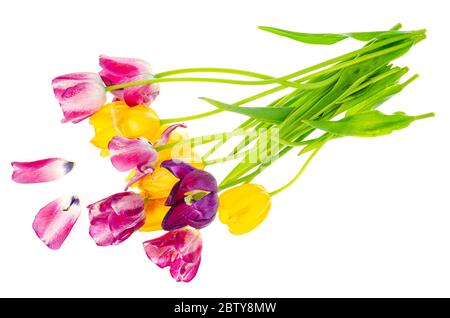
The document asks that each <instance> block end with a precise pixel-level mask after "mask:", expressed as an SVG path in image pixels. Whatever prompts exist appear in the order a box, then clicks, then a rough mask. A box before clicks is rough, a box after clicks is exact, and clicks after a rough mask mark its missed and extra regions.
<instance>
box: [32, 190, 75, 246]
mask: <svg viewBox="0 0 450 318" xmlns="http://www.w3.org/2000/svg"><path fill="white" fill-rule="evenodd" d="M80 213H81V207H80V200H79V199H78V197H77V196H65V197H61V198H59V199H56V200H54V201H52V202H50V203H49V204H47V205H46V206H45V207H43V208H42V209H41V210H40V211H39V212H38V214H36V217H35V219H34V222H33V230H34V231H35V232H36V234H37V236H38V237H39V239H40V240H41V241H42V242H44V244H45V245H47V246H48V247H49V248H51V249H52V250H57V249H59V248H60V247H61V245H62V244H63V243H64V241H65V240H66V238H67V236H68V235H69V233H70V231H71V230H72V227H73V225H74V224H75V222H76V221H77V219H78V217H79V216H80Z"/></svg>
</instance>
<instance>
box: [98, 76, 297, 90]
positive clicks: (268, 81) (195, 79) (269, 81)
mask: <svg viewBox="0 0 450 318" xmlns="http://www.w3.org/2000/svg"><path fill="white" fill-rule="evenodd" d="M164 82H202V83H205V82H206V83H225V84H235V85H268V84H280V85H284V86H288V87H289V86H291V87H301V86H302V84H297V83H291V82H287V81H284V80H279V79H278V78H273V79H266V80H260V81H243V80H234V79H227V78H211V77H164V78H150V79H145V80H139V81H133V82H128V83H123V84H118V85H111V86H107V87H106V88H105V89H106V91H107V92H109V91H114V90H117V89H122V88H127V87H133V86H139V85H146V84H152V83H164Z"/></svg>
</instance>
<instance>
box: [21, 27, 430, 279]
mask: <svg viewBox="0 0 450 318" xmlns="http://www.w3.org/2000/svg"><path fill="white" fill-rule="evenodd" d="M400 28H401V26H400V25H396V26H394V27H393V28H391V29H390V30H387V31H376V32H352V33H344V34H333V33H327V34H312V33H299V32H291V31H286V30H281V29H276V28H270V27H260V29H262V30H264V31H268V32H271V33H274V34H277V35H280V36H284V37H288V38H290V39H293V40H296V41H300V42H304V43H309V44H321V45H330V44H333V43H336V42H339V41H341V40H344V39H347V38H353V39H355V40H358V41H361V42H363V43H364V46H363V47H362V48H360V49H358V50H355V51H352V52H349V53H346V54H344V55H341V56H338V57H336V58H332V59H330V60H327V61H324V62H322V63H319V64H316V65H313V66H310V67H307V68H305V69H302V70H298V71H295V72H293V73H291V74H287V75H284V76H280V77H274V76H269V75H266V74H261V73H255V72H250V71H245V70H236V69H227V68H187V69H177V70H171V71H166V72H162V73H159V74H154V73H152V71H151V69H150V65H149V64H148V63H147V62H145V61H144V60H140V59H134V58H119V57H109V56H104V55H102V56H100V67H101V71H100V72H99V73H88V72H84V73H73V74H67V75H62V76H58V77H56V78H55V79H53V81H52V86H53V90H54V93H55V96H56V99H57V100H58V101H59V104H60V106H61V109H62V112H63V115H64V119H63V122H72V123H78V122H81V121H83V120H85V119H88V120H89V123H90V124H91V125H92V126H93V128H94V132H95V135H94V137H93V138H92V140H91V143H92V144H93V145H94V146H95V147H97V148H99V149H100V154H101V156H104V157H109V159H110V161H111V164H112V165H113V166H114V167H115V169H117V170H118V171H128V172H129V176H128V178H127V179H126V180H125V182H124V183H125V184H124V190H123V191H122V192H119V193H116V194H113V195H111V196H109V197H107V198H104V199H101V200H99V201H97V202H94V203H92V204H89V205H87V210H88V213H89V220H90V228H89V234H90V236H91V237H92V238H93V240H94V242H95V243H96V244H97V245H98V246H110V245H117V244H121V243H122V242H124V241H125V240H127V238H128V237H130V236H131V235H132V234H133V233H134V232H136V231H144V232H150V231H161V230H164V231H166V232H165V233H164V234H163V235H162V236H160V237H157V238H152V239H150V240H148V241H145V242H143V248H144V251H145V253H146V255H147V256H148V258H149V259H150V260H151V261H152V262H154V263H155V264H156V265H158V266H159V267H161V268H164V267H170V274H171V275H172V277H173V278H174V279H175V280H177V281H184V282H189V281H191V280H192V279H193V278H194V277H195V275H196V273H197V271H198V268H199V266H200V262H201V250H202V238H201V235H200V229H202V228H204V227H206V226H208V225H209V224H210V223H211V222H213V220H214V219H215V217H216V214H218V218H219V220H220V221H221V222H222V223H223V224H225V225H226V226H228V228H229V230H230V232H231V233H232V234H235V235H242V234H245V233H248V232H250V231H252V230H254V229H255V228H256V227H257V226H258V225H259V224H261V222H263V221H264V219H265V218H266V216H267V215H268V213H269V211H270V208H271V200H272V198H273V197H274V196H275V195H276V194H277V193H280V192H281V191H283V190H284V189H286V188H287V187H289V186H290V185H292V184H293V183H294V182H295V181H296V180H297V179H298V178H299V177H300V175H301V174H302V173H303V171H304V170H305V168H306V167H307V166H308V164H309V163H310V162H311V160H312V159H313V158H314V156H315V155H316V154H317V153H318V151H319V150H320V149H321V148H322V147H323V146H324V145H325V144H326V143H328V142H331V141H332V140H334V139H336V138H342V137H347V136H356V137H375V136H381V135H386V134H389V133H391V132H393V131H394V130H397V129H402V128H405V127H407V126H408V125H409V124H410V123H412V122H413V121H416V120H420V119H424V118H428V117H432V116H434V114H433V113H426V114H423V115H417V116H409V115H406V114H405V113H403V112H396V113H394V114H384V113H382V112H380V111H379V110H377V108H378V107H379V106H380V105H382V104H383V102H384V101H386V100H387V99H389V98H390V97H392V96H393V95H395V94H397V93H399V92H400V91H401V90H402V89H403V88H404V87H406V86H407V85H408V84H410V83H411V82H412V81H413V80H414V79H416V78H417V75H413V76H412V77H410V78H408V79H407V80H404V81H402V78H403V76H404V75H405V74H406V73H407V72H408V68H406V67H398V66H395V65H393V64H392V61H393V60H395V59H397V58H399V57H400V56H402V55H403V54H405V53H406V52H408V51H409V50H410V49H411V48H412V47H413V46H414V45H415V44H416V43H418V42H420V41H421V40H423V39H425V30H417V31H402V30H400ZM198 73H210V74H216V75H217V76H218V74H227V75H230V74H231V75H233V76H236V77H238V78H236V79H229V78H221V77H206V76H205V77H199V76H192V74H198ZM183 74H191V76H189V77H187V76H185V75H183ZM183 76H184V77H183ZM186 81H193V82H214V83H224V84H234V85H269V86H270V88H269V89H266V90H263V91H261V92H260V93H258V94H256V95H252V96H249V97H247V98H245V99H242V100H239V101H235V102H227V103H225V102H223V101H218V100H215V99H211V98H204V97H203V98H201V99H202V101H203V102H206V103H209V104H210V105H211V106H212V107H214V109H213V110H211V111H208V112H205V113H201V114H194V115H192V116H186V117H179V118H167V119H160V118H159V117H158V114H157V113H156V112H155V110H153V109H152V108H151V107H150V105H151V104H152V102H153V101H154V100H155V99H156V98H157V96H158V94H159V85H160V84H159V83H164V82H186ZM282 91H285V94H284V95H282V96H281V97H280V94H277V97H276V98H273V101H272V102H270V103H268V104H259V105H258V106H251V107H250V106H248V105H247V104H249V103H250V102H255V103H257V102H258V101H259V100H260V99H262V98H263V97H268V96H272V94H275V93H278V92H282ZM108 93H109V94H111V97H112V99H111V101H110V102H107V99H108V97H107V94H108ZM224 111H227V112H235V113H239V114H241V115H243V116H246V117H248V118H247V120H246V121H244V122H243V123H242V124H241V125H239V126H238V127H234V128H233V129H230V130H228V131H226V132H224V133H220V134H209V135H203V136H199V137H194V138H189V137H188V135H187V133H186V128H187V126H186V124H185V123H186V122H188V121H190V120H195V119H200V118H205V117H209V116H219V117H220V113H221V112H224ZM231 139H233V140H234V141H236V139H237V141H238V142H237V145H234V147H232V151H231V152H229V153H228V155H226V156H224V157H218V158H217V157H216V158H214V157H213V155H214V154H216V153H217V151H218V150H219V149H220V148H222V147H223V146H225V145H229V144H230V143H231ZM207 143H211V144H212V146H211V147H210V148H209V150H207V151H206V152H203V153H200V151H199V150H198V146H200V145H204V144H207ZM293 149H297V151H298V155H299V156H301V155H305V156H308V157H307V159H306V160H305V161H304V164H303V166H302V167H301V169H300V170H299V171H298V173H297V174H296V175H295V176H294V177H293V179H292V180H290V181H288V182H287V183H286V184H285V185H284V186H282V187H280V188H278V189H270V190H267V189H266V188H265V187H264V186H263V185H261V184H257V183H254V182H253V180H254V178H255V177H256V176H258V175H259V174H260V173H262V172H263V171H264V170H265V169H266V168H267V167H268V166H270V165H271V164H272V163H273V162H275V161H277V160H279V159H281V158H282V157H283V156H284V155H285V154H286V153H288V152H289V151H291V150H293ZM232 160H236V161H237V163H236V165H235V166H234V168H233V169H232V170H231V171H229V173H228V175H226V177H225V178H224V179H223V180H221V181H220V183H219V182H217V180H216V178H215V177H214V175H213V173H212V172H213V168H214V167H220V164H221V163H223V162H228V161H232ZM12 166H13V169H14V171H13V175H12V179H13V180H14V181H15V182H19V183H36V182H49V181H53V180H56V179H58V178H61V177H62V176H64V175H65V174H67V173H69V172H70V171H71V170H72V169H73V167H74V163H73V162H71V161H68V160H65V159H61V158H49V159H43V160H38V161H32V162H13V163H12ZM81 211H82V208H81V206H80V200H79V198H78V196H76V195H70V196H64V197H61V198H59V199H56V200H54V201H52V202H50V203H49V204H47V205H46V206H45V207H43V208H42V209H40V211H39V212H38V213H37V215H36V217H35V220H34V222H33V229H34V231H35V232H36V234H37V236H38V237H39V239H41V240H42V241H43V242H44V243H45V244H46V245H47V246H48V247H49V248H51V249H54V250H56V249H59V248H60V247H61V245H62V244H63V242H64V241H65V239H66V238H67V236H68V235H69V233H70V231H71V229H72V227H73V225H74V223H75V222H76V221H77V219H78V217H79V215H80V214H81Z"/></svg>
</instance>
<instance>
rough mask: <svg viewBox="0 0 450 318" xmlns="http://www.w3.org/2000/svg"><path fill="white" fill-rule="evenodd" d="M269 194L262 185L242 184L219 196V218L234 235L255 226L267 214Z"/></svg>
mask: <svg viewBox="0 0 450 318" xmlns="http://www.w3.org/2000/svg"><path fill="white" fill-rule="evenodd" d="M270 207H271V202H270V195H269V193H268V192H267V191H266V189H264V187H263V186H260V185H257V184H251V183H247V184H243V185H240V186H237V187H235V188H232V189H229V190H227V191H225V192H223V193H222V194H221V195H220V196H219V219H220V221H221V222H222V223H224V224H226V225H228V229H229V230H230V232H231V233H233V234H235V235H240V234H245V233H247V232H250V231H251V230H253V229H254V228H256V227H257V226H258V225H259V224H261V222H262V221H264V219H265V218H266V217H267V215H268V214H269V210H270Z"/></svg>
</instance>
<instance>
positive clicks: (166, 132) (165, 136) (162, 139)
mask: <svg viewBox="0 0 450 318" xmlns="http://www.w3.org/2000/svg"><path fill="white" fill-rule="evenodd" d="M180 127H181V128H186V127H187V126H186V125H185V124H174V125H170V126H169V127H167V128H166V129H164V131H163V132H162V134H161V136H160V137H159V138H158V140H157V141H156V144H155V145H156V146H162V145H165V144H167V141H169V138H170V135H171V134H172V132H173V131H174V130H175V129H177V128H180Z"/></svg>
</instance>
